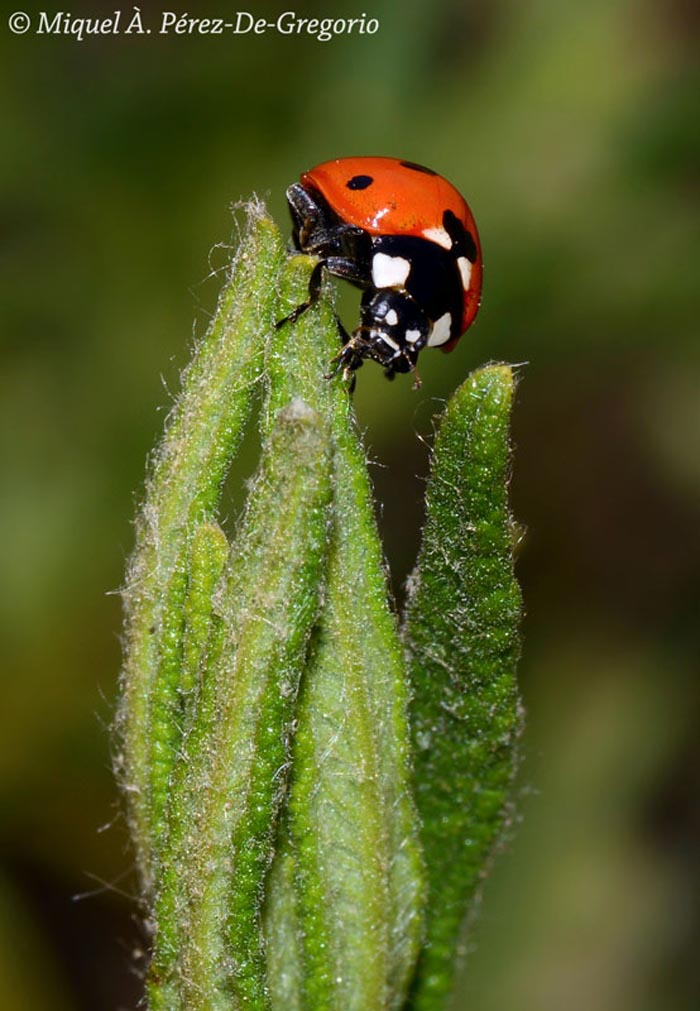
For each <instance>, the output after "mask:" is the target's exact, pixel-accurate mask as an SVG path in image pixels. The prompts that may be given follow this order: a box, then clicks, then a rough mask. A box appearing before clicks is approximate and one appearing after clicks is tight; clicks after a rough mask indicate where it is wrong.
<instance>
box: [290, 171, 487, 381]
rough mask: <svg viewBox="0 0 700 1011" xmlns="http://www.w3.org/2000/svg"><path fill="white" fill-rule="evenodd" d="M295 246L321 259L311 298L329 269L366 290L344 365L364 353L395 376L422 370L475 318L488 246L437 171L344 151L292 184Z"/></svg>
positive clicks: (348, 369)
mask: <svg viewBox="0 0 700 1011" xmlns="http://www.w3.org/2000/svg"><path fill="white" fill-rule="evenodd" d="M287 200H288V202H289V209H290V211H291V215H292V221H293V240H294V245H295V246H296V248H297V249H299V250H300V251H301V252H303V253H310V254H313V255H314V256H318V257H319V261H318V263H317V264H316V267H315V268H314V271H313V273H312V275H311V280H310V282H309V299H308V301H307V302H305V303H303V305H300V306H299V307H298V308H297V309H296V310H295V311H294V312H293V313H292V314H291V315H290V316H288V317H286V319H284V320H281V321H280V323H279V324H278V326H281V325H282V323H286V322H288V321H291V320H295V319H297V318H298V317H299V316H300V315H301V313H303V312H304V311H305V310H306V309H308V308H309V306H311V305H313V303H314V302H315V301H316V300H317V299H318V296H319V293H320V290H321V281H322V277H323V272H324V271H327V272H328V273H329V274H334V275H335V276H336V277H341V278H344V279H345V280H346V281H350V282H351V283H352V284H354V285H356V286H357V287H358V288H362V289H363V292H364V293H363V296H362V303H361V314H360V325H359V326H358V327H357V329H356V330H355V331H354V333H353V334H352V335H350V334H348V333H346V332H345V330H344V329H343V328H342V326H341V333H342V337H343V348H342V350H341V352H340V354H339V355H338V358H337V359H336V361H337V367H336V369H335V372H337V371H338V370H339V369H341V368H342V369H344V370H345V373H346V375H348V374H350V373H352V372H354V371H355V370H356V369H358V368H359V367H360V366H361V365H362V362H363V360H364V359H365V358H371V359H373V360H374V361H376V362H379V364H380V365H382V366H383V367H384V370H385V372H386V375H387V377H388V378H389V379H393V378H394V375H395V374H396V373H397V372H413V371H414V370H415V367H416V361H417V359H418V353H419V352H420V351H421V349H422V348H424V347H426V346H427V347H439V348H441V349H442V350H443V351H451V350H452V348H453V347H454V346H455V344H456V343H457V341H458V340H459V338H460V337H461V335H462V334H463V333H464V331H465V330H466V329H467V327H468V326H470V324H471V323H472V322H473V320H474V317H475V316H476V314H477V311H478V308H479V298H480V295H481V276H482V262H481V247H480V245H479V236H478V233H477V230H476V225H475V223H474V218H473V217H472V213H471V211H470V210H469V206H468V205H467V202H466V200H465V199H464V197H463V196H462V195H461V194H460V193H459V192H458V191H457V190H456V189H455V188H454V186H452V184H451V183H448V182H447V180H446V179H443V177H442V176H440V175H438V174H437V173H436V172H433V170H432V169H429V168H424V166H422V165H416V164H415V162H411V161H401V160H400V159H398V158H336V159H335V161H327V162H323V163H322V164H321V165H317V166H316V168H313V169H311V170H310V171H309V172H305V173H304V174H303V175H302V177H301V182H298V183H294V184H293V185H292V186H290V187H289V189H288V190H287Z"/></svg>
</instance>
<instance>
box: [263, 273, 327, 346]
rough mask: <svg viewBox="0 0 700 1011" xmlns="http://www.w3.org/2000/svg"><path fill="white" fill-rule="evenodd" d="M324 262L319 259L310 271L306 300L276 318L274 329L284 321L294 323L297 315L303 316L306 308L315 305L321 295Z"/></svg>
mask: <svg viewBox="0 0 700 1011" xmlns="http://www.w3.org/2000/svg"><path fill="white" fill-rule="evenodd" d="M324 263H325V261H324V260H319V261H318V263H317V264H316V266H315V267H314V269H313V270H312V271H311V277H310V278H309V297H308V298H307V300H306V302H302V303H301V305H298V306H297V307H296V309H293V310H292V311H291V312H290V314H289V315H288V316H285V317H284V319H278V320H277V322H276V323H275V330H279V329H280V327H282V326H284V324H285V323H296V321H297V320H298V319H299V317H300V316H303V315H304V313H305V312H306V310H307V309H310V308H311V306H312V305H315V304H316V302H318V300H319V298H320V295H321V285H322V282H323V266H324Z"/></svg>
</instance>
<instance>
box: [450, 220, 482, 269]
mask: <svg viewBox="0 0 700 1011" xmlns="http://www.w3.org/2000/svg"><path fill="white" fill-rule="evenodd" d="M442 227H443V228H444V229H445V231H446V232H447V234H448V235H449V237H450V238H451V239H452V252H453V253H456V254H457V256H466V258H467V259H468V260H469V261H470V263H475V262H476V258H477V256H478V255H479V254H478V251H477V248H476V242H475V240H474V236H473V235H472V233H471V232H470V231H469V230H468V229H467V228H465V227H464V225H463V224H462V222H461V221H460V220H459V218H458V217H457V215H456V214H455V213H454V212H453V211H445V213H444V214H443V215H442Z"/></svg>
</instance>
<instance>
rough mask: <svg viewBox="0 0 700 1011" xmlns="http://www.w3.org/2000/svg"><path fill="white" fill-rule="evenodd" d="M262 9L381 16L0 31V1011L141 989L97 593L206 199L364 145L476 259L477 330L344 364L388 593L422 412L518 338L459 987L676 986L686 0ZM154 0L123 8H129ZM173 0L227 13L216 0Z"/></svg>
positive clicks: (206, 282) (404, 544)
mask: <svg viewBox="0 0 700 1011" xmlns="http://www.w3.org/2000/svg"><path fill="white" fill-rule="evenodd" d="M15 6H17V4H15ZM25 6H26V5H25ZM114 6H115V4H114V3H112V2H110V3H105V2H101V0H93V2H92V3H90V4H82V3H81V5H80V9H79V10H77V9H76V10H75V11H74V13H75V14H85V15H88V14H89V15H93V16H94V15H96V14H102V15H107V14H109V12H110V11H111V10H112V9H113V8H114ZM164 6H168V5H164ZM251 6H252V5H251ZM293 6H294V8H295V9H296V11H297V13H298V14H300V15H307V16H310V15H321V16H329V15H335V16H343V15H345V16H347V15H352V14H354V15H356V14H359V13H361V12H362V11H363V10H364V11H366V13H367V15H368V17H371V16H374V17H378V18H379V19H380V22H381V28H380V31H379V32H378V33H377V34H376V35H374V36H373V37H370V36H355V37H349V38H337V39H335V40H333V41H331V42H326V43H320V42H317V41H314V40H313V39H308V38H298V39H297V38H282V37H279V36H275V35H272V34H270V35H266V36H262V37H253V36H247V37H242V38H226V37H218V38H206V37H204V38H197V37H177V36H169V37H165V38H163V37H157V36H152V37H145V38H131V39H130V38H126V37H123V36H122V37H114V38H113V37H106V38H101V39H95V38H89V39H87V40H85V41H83V42H82V43H78V42H76V41H75V40H73V39H71V38H59V37H46V36H36V35H34V34H33V33H31V32H30V33H28V34H27V35H24V36H21V37H19V36H17V37H15V36H12V35H11V34H10V33H9V31H8V30H7V27H6V21H5V20H3V21H2V23H0V45H1V47H2V51H1V53H0V123H1V124H2V126H1V131H2V149H3V155H2V158H1V159H0V178H1V180H2V187H1V195H0V249H1V256H2V269H1V270H0V293H1V304H2V340H3V349H2V398H1V402H0V438H1V439H2V464H1V465H2V497H1V512H0V516H1V525H0V529H1V531H2V537H1V539H0V540H1V547H0V551H1V552H2V557H3V561H2V573H3V578H2V591H1V597H2V645H3V650H4V654H5V656H4V663H3V678H2V702H1V703H0V712H1V713H2V732H1V733H0V819H1V829H0V855H1V860H2V864H1V867H0V1006H1V1007H2V1008H8V1009H9V1008H31V1009H33V1011H68V1009H70V1011H83V1009H85V1011H87V1009H89V1011H102V1009H105V1011H114V1009H117V1008H133V1007H135V1006H136V1003H137V1001H138V995H139V988H140V983H139V978H138V973H137V972H135V971H134V970H133V968H132V952H133V950H134V949H135V948H138V947H139V945H140V944H141V940H140V938H139V933H138V928H137V924H136V918H135V915H134V912H135V906H134V904H133V902H132V901H131V899H130V893H131V892H132V891H133V888H134V881H133V877H132V875H131V859H130V855H129V851H128V846H127V840H126V833H125V830H124V825H123V820H122V819H121V817H120V814H119V800H118V797H117V793H116V790H115V786H114V784H113V781H112V776H111V772H110V735H109V729H108V728H109V724H110V721H111V718H112V713H113V708H114V698H115V686H116V678H117V672H118V669H119V662H120V660H119V654H120V645H119V630H120V601H119V598H118V596H116V595H115V594H114V591H115V590H117V588H118V587H119V586H120V584H121V581H122V574H123V571H124V564H125V559H126V558H127V556H128V554H129V551H130V549H131V545H132V526H131V521H132V515H133V511H134V505H135V502H136V501H137V500H138V497H139V494H140V489H141V488H142V482H143V474H144V461H145V457H146V454H147V452H148V450H149V448H150V447H151V446H152V445H153V442H154V440H155V438H156V437H157V435H158V433H159V432H160V430H161V427H162V423H163V418H164V415H165V412H166V410H167V408H168V405H169V404H170V403H171V397H172V394H173V391H175V390H176V389H177V383H178V373H179V369H180V368H181V367H182V365H183V364H184V363H185V361H186V360H187V355H188V348H189V347H190V344H191V339H192V334H193V332H194V333H195V334H199V333H202V331H203V330H204V328H205V327H206V325H207V321H208V318H209V314H210V312H211V310H212V308H213V306H214V304H215V301H216V295H217V291H218V288H219V285H220V283H221V271H222V268H223V267H224V265H225V263H226V259H227V256H228V255H229V247H230V245H231V244H232V242H235V225H234V222H233V219H232V217H231V215H230V211H229V208H230V206H231V205H232V204H233V203H234V202H236V201H238V200H239V199H240V198H242V197H246V196H247V195H249V194H251V193H252V192H253V191H256V192H257V193H258V194H260V195H261V196H264V197H266V198H267V199H268V203H269V207H270V209H271V211H272V213H273V214H274V216H275V217H276V218H277V220H278V221H279V222H280V223H281V224H282V225H283V226H284V228H285V229H286V228H287V227H288V226H287V219H286V209H285V202H284V189H285V187H286V185H287V184H288V183H289V182H291V181H293V180H294V179H295V178H296V177H297V175H298V173H299V172H300V171H301V170H302V169H304V168H307V167H310V166H311V165H313V164H315V163H316V162H318V161H321V160H324V159H326V158H330V157H336V156H340V155H344V154H366V153H376V154H380V153H381V154H394V155H398V156H400V157H403V158H410V159H413V160H415V161H419V162H423V163H426V164H428V165H430V166H432V167H434V168H436V169H438V170H440V171H441V172H442V173H443V174H445V175H446V176H448V177H449V178H450V179H452V180H453V181H454V182H455V183H456V184H457V185H458V186H459V187H460V188H461V189H463V191H464V192H465V194H466V195H467V197H468V199H469V201H470V203H471V204H472V207H473V209H474V212H475V215H476V217H477V221H478V223H479V227H480V230H481V235H482V240H483V245H484V251H485V262H486V281H485V294H484V302H483V309H482V311H481V314H480V316H479V320H478V324H477V325H476V326H475V327H474V328H473V330H472V331H470V333H469V335H468V337H467V338H465V339H464V340H463V341H462V343H461V345H460V346H459V348H458V349H457V350H456V351H455V352H454V353H453V354H452V355H449V356H443V355H440V354H437V353H426V354H425V356H424V358H423V360H422V369H421V372H422V377H423V381H424V384H423V388H422V390H421V391H420V392H419V393H414V392H413V391H412V390H411V388H410V382H409V381H404V382H401V381H397V382H396V383H394V385H393V386H392V387H389V386H387V385H386V383H385V382H384V380H383V378H382V376H381V375H380V373H379V369H377V368H374V367H372V366H369V367H367V368H365V369H363V371H362V373H361V374H360V376H359V380H360V381H359V383H358V392H357V396H356V400H357V405H358V411H359V415H360V419H361V422H362V424H363V426H364V427H365V429H366V433H367V442H368V444H369V446H370V449H371V454H372V458H373V460H374V462H375V465H374V467H373V475H374V478H375V482H376V488H377V495H378V499H379V501H380V503H381V506H380V508H381V522H382V527H383V531H384V535H385V540H386V550H387V555H388V558H389V561H390V564H391V568H392V574H393V580H394V584H395V592H396V594H397V596H398V597H399V598H400V596H401V593H402V590H401V587H402V583H403V580H404V579H405V576H406V574H407V572H408V571H409V569H410V567H411V564H412V558H413V555H414V553H415V549H416V545H417V541H418V532H419V527H420V520H421V506H420V500H421V495H422V488H423V484H422V479H423V476H424V474H425V472H426V465H427V451H426V447H425V442H424V440H425V439H426V438H429V436H430V433H431V430H432V417H433V415H434V414H435V413H436V411H438V410H439V408H440V404H441V402H442V401H443V400H444V398H445V397H446V396H448V395H449V393H450V391H451V390H452V389H454V387H455V386H456V385H457V384H458V383H459V381H460V379H461V378H462V377H463V376H464V375H465V374H466V373H467V371H468V370H469V369H471V368H473V367H475V366H477V365H479V364H481V363H483V362H485V361H487V360H490V359H505V360H508V361H511V362H516V363H527V364H524V365H523V366H522V368H521V370H520V374H521V384H520V388H519V396H518V402H517V406H516V410H515V417H514V438H515V443H516V447H517V449H516V457H515V465H514V477H513V484H512V496H513V504H514V508H515V510H516V513H517V516H518V518H519V520H520V521H521V522H522V523H524V524H525V525H526V526H527V528H528V535H527V538H526V540H525V543H524V546H523V549H522V552H521V556H520V559H519V565H518V571H519V574H520V577H521V580H522V584H523V589H524V593H525V599H526V602H527V619H526V623H525V648H524V656H523V663H522V688H523V693H524V696H525V700H526V704H527V709H528V714H529V715H528V727H527V733H526V737H525V740H524V747H523V766H522V771H521V776H520V781H519V795H520V797H519V808H520V812H521V815H522V822H521V824H520V826H519V828H518V830H517V832H516V833H515V834H514V837H513V839H512V840H511V842H510V843H509V845H508V847H507V849H506V851H505V852H504V853H503V855H502V856H501V858H500V861H499V862H498V865H497V867H496V870H495V873H494V874H493V876H492V878H491V880H490V882H489V884H488V886H487V888H486V891H485V895H484V900H483V911H482V916H481V921H480V925H479V928H478V930H477V932H476V934H475V935H474V938H473V942H474V943H473V949H474V950H473V952H472V954H471V956H470V958H469V960H468V963H467V966H466V970H465V972H464V976H463V980H462V983H461V987H460V992H459V994H458V997H457V1000H456V1003H455V1008H459V1009H469V1011H560V1009H561V1008H562V1007H566V1008H567V1011H579V1009H580V1011H584V1009H585V1011H593V1009H594V1011H690V1009H694V1008H697V1007H699V1006H700V987H699V986H698V973H697V943H698V912H697V909H698V906H697V902H696V899H697V892H698V888H697V885H698V874H697V863H696V857H697V853H698V846H699V843H700V818H699V816H698V805H697V801H698V792H699V791H698V785H699V783H698V781H699V779H700V745H699V742H698V730H697V728H698V718H699V716H700V706H699V705H698V702H699V691H698V643H697V636H696V632H697V628H698V620H699V619H698V603H699V600H698V598H699V594H698V583H699V578H698V572H699V565H698V563H699V561H700V558H699V555H700V539H699V538H698V533H697V529H698V500H699V498H700V445H699V442H700V440H699V438H698V431H699V428H700V398H699V395H698V388H699V387H698V379H699V372H700V370H699V369H698V365H699V361H698V359H699V358H700V345H699V343H698V339H697V336H698V334H697V316H698V308H700V306H699V305H698V300H697V298H696V295H697V286H698V282H697V265H698V252H699V249H698V233H699V230H698V215H697V210H698V200H699V196H700V191H699V188H698V176H697V174H696V173H697V154H698V147H699V146H700V145H699V142H698V131H697V123H698V120H699V118H700V117H699V116H698V112H699V110H698V101H697V96H698V85H699V84H700V74H699V73H698V70H697V68H696V67H694V65H693V57H694V52H695V51H696V47H697V42H698V27H699V21H700V18H699V16H698V12H697V8H696V7H695V6H694V5H693V4H691V3H690V2H687V0H657V2H652V0H638V2H633V0H572V2H568V3H562V2H560V0H431V2H430V3H427V2H426V3H409V2H406V3H403V4H391V3H388V2H387V0H363V2H362V4H360V5H359V6H357V5H354V4H353V3H351V2H349V0H343V3H337V2H335V0H325V3H321V2H320V0H319V2H318V3H314V4H308V3H306V2H302V0H297V2H296V4H295V5H293ZM193 7H195V8H196V9H195V10H193V9H192V8H193ZM156 9H159V8H157V7H155V6H154V5H149V4H146V3H142V4H141V10H142V12H143V13H144V17H148V15H149V14H153V12H154V10H156ZM188 9H189V11H190V13H197V14H200V15H201V16H207V15H208V16H217V15H220V14H228V13H229V11H228V9H227V8H226V7H225V5H223V4H222V3H220V2H219V0H210V2H208V3H207V4H197V5H194V4H190V5H189V8H188ZM253 9H254V11H255V13H259V14H262V15H266V16H276V14H277V13H279V11H281V10H282V9H284V6H275V4H272V3H269V2H266V3H259V4H256V6H255V7H254V8H253ZM37 10H38V8H37V9H34V8H33V7H28V6H27V12H28V13H30V14H32V15H33V16H36V11H37ZM124 11H125V12H126V13H125V14H124V15H123V16H124V17H125V18H126V17H127V14H128V12H129V9H127V8H124ZM148 23H152V22H148ZM349 311H351V312H352V309H350V310H349ZM240 484H241V477H240V475H238V476H234V479H233V481H232V484H231V489H230V495H231V504H230V510H231V514H232V515H233V513H234V512H235V501H236V495H237V491H236V488H237V485H238V486H240ZM85 893H89V894H87V895H86V894H85Z"/></svg>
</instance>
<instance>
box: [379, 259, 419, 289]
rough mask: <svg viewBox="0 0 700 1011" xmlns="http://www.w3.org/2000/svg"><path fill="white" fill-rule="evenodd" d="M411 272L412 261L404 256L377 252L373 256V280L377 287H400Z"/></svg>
mask: <svg viewBox="0 0 700 1011" xmlns="http://www.w3.org/2000/svg"><path fill="white" fill-rule="evenodd" d="M410 273H411V261H410V260H407V259H405V257H403V256H389V255H388V254H387V253H375V254H374V256H373V257H372V280H373V281H374V287H375V288H400V287H402V286H403V285H404V284H405V283H406V279H407V277H408V275H409V274H410Z"/></svg>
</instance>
